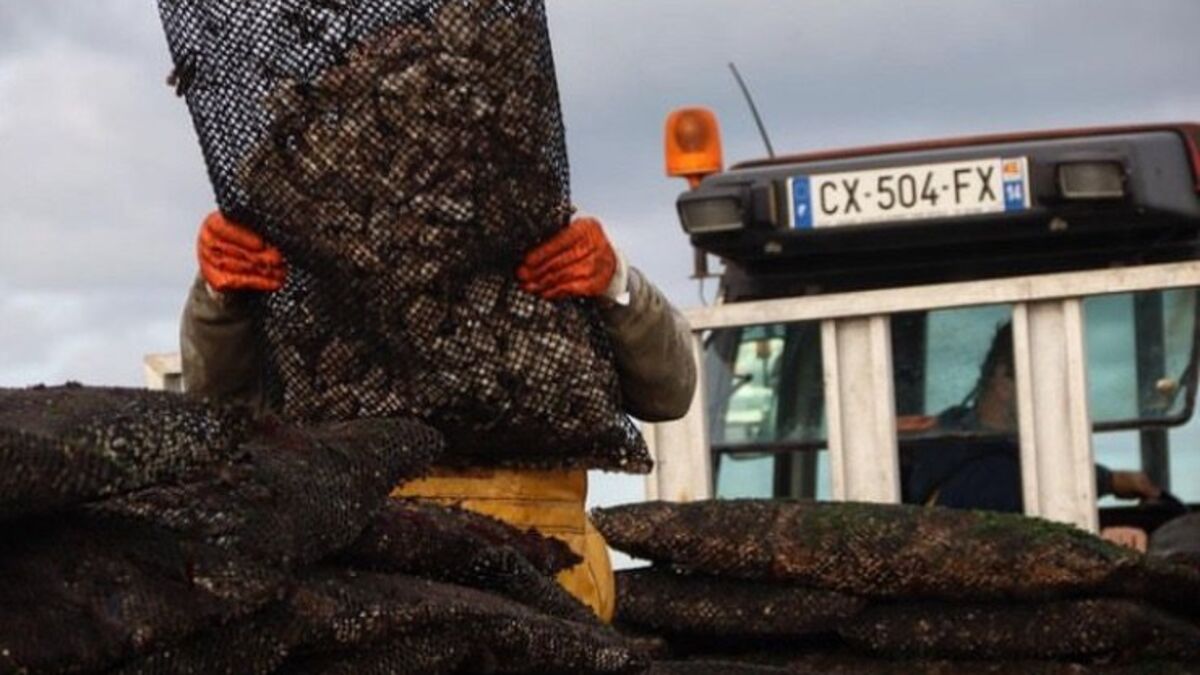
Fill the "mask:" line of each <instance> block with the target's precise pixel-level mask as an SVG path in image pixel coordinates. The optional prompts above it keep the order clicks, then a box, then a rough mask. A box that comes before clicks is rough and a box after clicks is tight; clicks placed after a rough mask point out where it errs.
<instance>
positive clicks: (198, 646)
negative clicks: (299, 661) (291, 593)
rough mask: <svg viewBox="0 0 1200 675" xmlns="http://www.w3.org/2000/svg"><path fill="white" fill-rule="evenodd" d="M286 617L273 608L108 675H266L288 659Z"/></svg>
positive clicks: (281, 611) (215, 629)
mask: <svg viewBox="0 0 1200 675" xmlns="http://www.w3.org/2000/svg"><path fill="white" fill-rule="evenodd" d="M287 625H288V623H287V614H286V613H285V612H284V611H283V609H282V607H279V606H272V607H270V608H268V609H266V610H264V611H262V612H260V613H259V614H255V615H253V616H251V617H249V618H245V619H240V620H237V621H232V622H230V623H227V624H224V625H221V626H217V627H215V628H209V629H207V630H204V631H200V632H199V633H196V634H194V635H192V636H191V637H189V638H188V639H186V640H184V641H181V642H179V643H177V644H173V645H170V646H168V647H165V648H163V649H161V650H159V651H156V652H153V653H151V654H148V655H145V656H140V657H137V658H134V659H131V660H129V661H127V662H125V663H123V664H122V665H120V666H118V667H117V668H114V669H113V670H111V671H109V673H110V675H268V674H269V673H275V672H278V669H279V668H280V666H281V665H283V662H284V660H285V659H286V658H287V653H288V649H289V648H290V647H291V645H290V644H289V643H288V639H289V634H288V631H287Z"/></svg>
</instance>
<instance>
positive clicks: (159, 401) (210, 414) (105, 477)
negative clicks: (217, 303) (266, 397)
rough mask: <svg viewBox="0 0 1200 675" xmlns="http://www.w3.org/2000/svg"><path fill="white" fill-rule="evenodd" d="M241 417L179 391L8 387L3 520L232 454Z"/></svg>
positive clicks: (1, 448) (3, 394) (0, 436)
mask: <svg viewBox="0 0 1200 675" xmlns="http://www.w3.org/2000/svg"><path fill="white" fill-rule="evenodd" d="M243 426H244V420H243V419H242V416H241V415H239V414H238V413H236V412H235V411H233V410H230V409H226V408H224V407H221V406H216V405H210V404H207V403H205V402H203V401H201V400H197V399H192V398H188V397H183V396H179V395H178V394H168V393H156V392H148V391H143V390H132V389H100V388H89V387H81V386H78V385H69V386H66V387H34V388H31V389H0V520H3V519H5V518H12V517H15V516H20V515H24V514H32V513H40V512H44V511H49V510H52V509H59V508H63V507H67V506H71V505H73V504H78V503H81V502H84V501H87V500H91V499H97V498H100V497H104V496H108V495H114V494H120V493H122V492H128V491H130V490H135V489H138V488H141V487H145V486H147V485H151V484H154V483H157V482H160V481H165V480H171V479H177V478H181V477H183V476H184V475H186V474H188V473H189V472H191V471H193V470H195V469H197V468H199V467H204V466H207V465H210V464H212V463H214V462H217V461H220V460H224V459H226V458H228V457H229V456H230V455H231V454H232V451H233V449H234V448H235V447H236V445H237V442H238V440H239V439H240V436H241V432H242V428H243Z"/></svg>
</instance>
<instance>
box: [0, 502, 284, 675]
mask: <svg viewBox="0 0 1200 675" xmlns="http://www.w3.org/2000/svg"><path fill="white" fill-rule="evenodd" d="M284 581H285V579H284V577H283V576H282V575H281V574H280V573H279V572H278V571H277V570H274V569H271V568H270V567H267V566H263V565H260V564H256V563H254V562H252V561H249V560H246V559H242V558H238V557H236V556H232V555H230V554H229V552H227V551H224V550H222V549H219V548H217V547H215V546H209V545H205V544H200V543H195V542H183V541H180V540H178V539H177V538H175V537H174V536H172V535H171V534H170V533H168V532H165V531H162V530H161V529H157V528H152V527H147V526H144V525H135V524H131V523H129V522H122V521H119V520H113V519H109V518H102V517H97V516H95V515H88V514H70V515H61V516H54V517H50V518H30V519H24V520H22V521H19V522H18V523H13V524H10V525H7V526H5V527H4V529H3V531H2V532H0V672H5V673H8V672H31V673H49V672H91V671H95V670H100V669H103V668H106V667H108V666H112V665H115V664H117V663H118V662H120V661H122V660H124V659H126V658H130V657H133V656H136V655H139V654H147V653H149V652H152V651H155V650H158V649H161V648H163V646H164V645H167V644H171V643H173V642H175V641H178V640H181V639H183V638H185V637H186V636H188V635H190V634H192V633H194V632H196V631H199V630H202V629H204V628H205V627H208V626H214V625H217V624H218V623H220V622H222V621H225V620H228V619H231V618H233V617H237V616H242V615H246V614H249V613H251V612H253V611H254V610H255V609H256V608H258V607H260V606H262V605H264V604H266V603H267V602H269V601H270V600H272V599H273V598H274V597H276V596H277V595H278V594H279V593H280V591H281V589H282V588H283V586H284Z"/></svg>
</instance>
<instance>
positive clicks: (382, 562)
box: [337, 499, 595, 622]
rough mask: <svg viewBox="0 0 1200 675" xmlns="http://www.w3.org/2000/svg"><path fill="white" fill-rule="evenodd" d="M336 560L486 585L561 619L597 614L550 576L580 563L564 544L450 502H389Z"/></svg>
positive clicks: (584, 618)
mask: <svg viewBox="0 0 1200 675" xmlns="http://www.w3.org/2000/svg"><path fill="white" fill-rule="evenodd" d="M337 562H338V563H340V564H344V565H347V566H349V567H353V568H356V569H362V570H371V571H377V572H386V573H393V574H407V575H410V576H419V577H422V578H426V579H434V580H437V581H444V582H448V583H454V584H460V585H463V586H468V587H471V588H477V589H481V590H486V591H488V592H491V593H495V594H497V595H503V596H504V597H507V598H509V599H511V600H515V601H517V602H520V603H521V604H524V605H527V606H529V607H532V608H535V609H538V610H540V611H542V612H545V613H547V614H550V615H552V616H557V617H559V618H564V619H571V620H574V621H583V622H590V621H594V620H595V615H594V614H593V613H592V611H591V610H590V609H589V608H588V607H586V606H585V605H583V604H582V603H580V602H579V601H578V600H576V599H575V598H574V597H573V596H571V595H570V594H568V593H567V592H566V591H565V590H564V589H563V588H562V586H560V585H559V584H558V583H557V582H556V581H555V580H554V575H555V574H557V573H558V572H560V571H562V570H565V569H567V568H570V567H573V566H574V565H576V564H578V563H579V562H581V560H580V558H579V557H578V556H576V555H575V554H574V553H573V552H572V551H571V549H570V548H568V547H567V545H566V544H564V543H562V542H561V541H559V540H557V539H552V538H549V537H544V536H542V535H540V534H538V533H537V532H535V531H532V530H529V531H525V532H522V531H521V530H518V529H516V528H514V527H512V526H510V525H508V524H506V523H504V522H502V521H499V520H496V519H494V518H490V517H488V516H484V515H480V514H477V513H472V512H470V511H466V510H463V509H460V508H456V507H450V506H442V505H439V504H435V503H432V502H425V501H422V500H419V499H403V500H392V501H391V502H390V503H389V504H388V505H387V506H385V507H384V508H383V509H382V510H381V511H380V512H379V513H378V514H376V516H375V517H374V518H373V519H372V521H371V523H370V524H369V525H368V526H367V529H366V530H365V531H364V532H363V533H362V535H361V536H360V537H359V538H358V540H357V541H355V542H354V543H353V544H352V545H351V546H350V547H348V548H347V549H346V550H345V551H343V552H342V553H341V554H339V555H338V556H337Z"/></svg>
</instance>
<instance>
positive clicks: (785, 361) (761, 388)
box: [705, 323, 830, 498]
mask: <svg viewBox="0 0 1200 675" xmlns="http://www.w3.org/2000/svg"><path fill="white" fill-rule="evenodd" d="M705 364H706V365H705V370H706V375H705V382H706V385H707V387H708V391H707V396H706V401H707V402H708V419H709V423H710V428H709V436H710V439H711V441H712V444H713V451H714V461H715V462H716V463H717V466H716V479H717V494H718V496H720V497H730V498H733V497H772V496H775V497H789V496H799V497H813V498H827V497H828V496H829V493H830V489H829V472H828V457H827V456H826V455H825V453H823V452H819V451H820V450H822V449H823V448H824V447H825V399H824V396H825V393H824V386H823V374H822V370H821V331H820V325H819V324H817V323H799V324H771V325H766V326H752V327H748V328H735V329H728V330H720V331H715V332H714V333H713V334H712V335H711V336H710V337H709V339H708V341H707V344H706V350H705Z"/></svg>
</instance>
